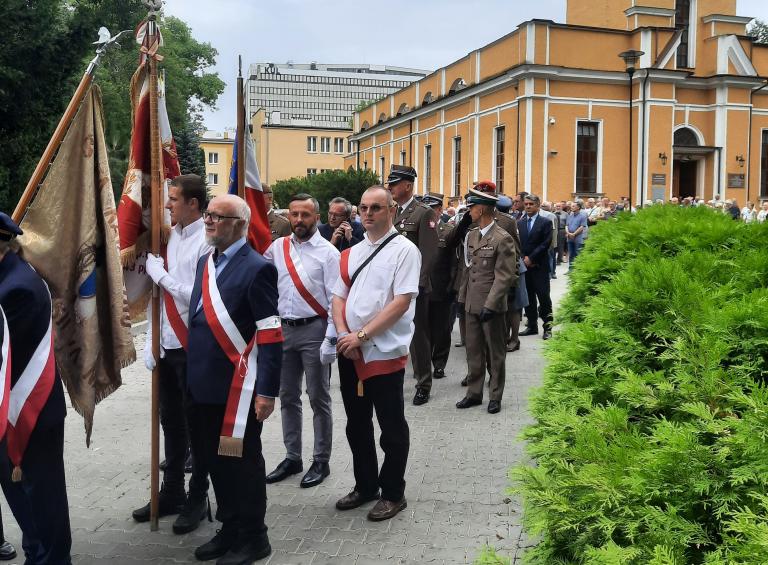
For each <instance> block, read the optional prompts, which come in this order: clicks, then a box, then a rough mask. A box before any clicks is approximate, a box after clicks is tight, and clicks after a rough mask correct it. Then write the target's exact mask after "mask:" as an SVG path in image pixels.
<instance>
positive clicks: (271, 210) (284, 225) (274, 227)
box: [261, 184, 291, 241]
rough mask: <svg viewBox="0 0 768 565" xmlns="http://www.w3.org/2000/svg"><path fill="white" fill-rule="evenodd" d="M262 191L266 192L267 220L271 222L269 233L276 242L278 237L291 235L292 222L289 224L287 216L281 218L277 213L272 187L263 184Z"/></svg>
mask: <svg viewBox="0 0 768 565" xmlns="http://www.w3.org/2000/svg"><path fill="white" fill-rule="evenodd" d="M261 189H262V190H263V191H264V203H265V204H266V206H267V220H268V221H269V231H270V232H271V236H272V241H275V240H276V239H277V238H278V237H285V236H287V235H291V222H289V221H288V219H287V218H286V217H285V216H281V215H280V214H278V213H276V212H275V205H274V195H273V194H272V187H270V186H269V185H268V184H262V185H261Z"/></svg>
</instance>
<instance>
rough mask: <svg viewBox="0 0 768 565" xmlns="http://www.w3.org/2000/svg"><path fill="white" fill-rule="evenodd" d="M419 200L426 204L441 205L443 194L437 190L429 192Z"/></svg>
mask: <svg viewBox="0 0 768 565" xmlns="http://www.w3.org/2000/svg"><path fill="white" fill-rule="evenodd" d="M421 202H422V203H423V204H426V205H427V206H442V205H443V195H442V194H440V193H438V192H430V193H428V194H427V195H426V196H425V197H424V198H422V199H421Z"/></svg>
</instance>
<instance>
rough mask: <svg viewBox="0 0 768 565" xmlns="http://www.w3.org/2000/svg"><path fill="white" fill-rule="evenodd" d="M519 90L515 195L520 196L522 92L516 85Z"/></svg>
mask: <svg viewBox="0 0 768 565" xmlns="http://www.w3.org/2000/svg"><path fill="white" fill-rule="evenodd" d="M515 90H517V91H518V92H517V94H518V96H517V142H516V143H517V145H516V146H515V194H520V92H519V84H518V85H515Z"/></svg>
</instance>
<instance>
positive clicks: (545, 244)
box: [517, 215, 552, 268]
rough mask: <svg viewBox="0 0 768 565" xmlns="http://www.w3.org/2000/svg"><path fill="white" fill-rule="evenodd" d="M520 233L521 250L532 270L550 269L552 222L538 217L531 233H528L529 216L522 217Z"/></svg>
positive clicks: (519, 224)
mask: <svg viewBox="0 0 768 565" xmlns="http://www.w3.org/2000/svg"><path fill="white" fill-rule="evenodd" d="M517 228H518V231H519V232H520V248H521V253H520V255H521V256H522V257H528V259H530V261H531V263H533V265H534V266H533V267H532V268H537V267H545V268H549V267H548V265H549V263H548V261H549V255H548V253H549V247H550V245H551V244H552V222H551V221H550V220H548V219H547V218H543V217H542V216H540V215H538V216H536V221H535V222H534V223H533V227H532V229H531V232H530V233H528V216H527V215H525V216H522V217H521V218H520V219H519V220H518V221H517Z"/></svg>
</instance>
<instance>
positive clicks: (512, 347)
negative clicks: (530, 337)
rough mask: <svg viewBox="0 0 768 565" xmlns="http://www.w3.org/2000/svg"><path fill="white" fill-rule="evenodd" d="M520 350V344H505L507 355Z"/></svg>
mask: <svg viewBox="0 0 768 565" xmlns="http://www.w3.org/2000/svg"><path fill="white" fill-rule="evenodd" d="M519 350H520V344H519V343H517V344H515V345H512V344H510V343H508V344H507V353H512V352H513V351H519Z"/></svg>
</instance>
